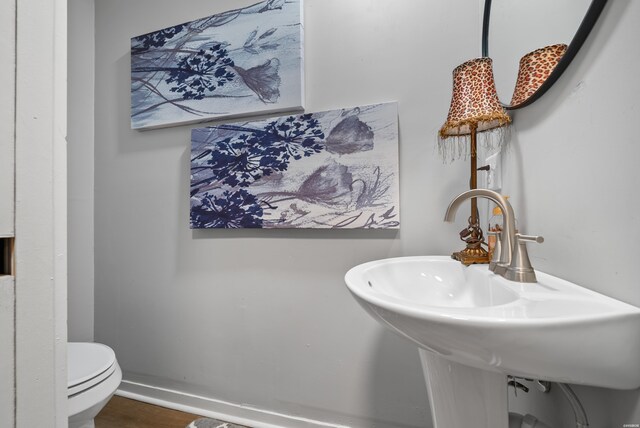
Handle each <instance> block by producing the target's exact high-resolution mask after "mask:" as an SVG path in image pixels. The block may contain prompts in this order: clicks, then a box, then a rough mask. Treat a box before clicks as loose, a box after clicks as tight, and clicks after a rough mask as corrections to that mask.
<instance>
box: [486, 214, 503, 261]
mask: <svg viewBox="0 0 640 428" xmlns="http://www.w3.org/2000/svg"><path fill="white" fill-rule="evenodd" d="M492 213H493V216H492V217H491V218H490V219H489V236H488V237H487V238H488V239H487V243H488V246H489V260H491V259H493V250H494V249H495V248H496V240H497V239H498V235H497V232H501V231H502V221H503V216H502V210H501V209H500V207H498V206H496V207H494V208H493V212H492Z"/></svg>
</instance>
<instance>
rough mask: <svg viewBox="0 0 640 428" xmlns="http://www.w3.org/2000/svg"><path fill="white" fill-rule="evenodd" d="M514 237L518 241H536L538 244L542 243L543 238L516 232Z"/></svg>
mask: <svg viewBox="0 0 640 428" xmlns="http://www.w3.org/2000/svg"><path fill="white" fill-rule="evenodd" d="M516 239H517V240H518V241H527V242H537V243H538V244H542V243H543V242H544V238H543V237H542V236H535V235H522V234H520V233H516Z"/></svg>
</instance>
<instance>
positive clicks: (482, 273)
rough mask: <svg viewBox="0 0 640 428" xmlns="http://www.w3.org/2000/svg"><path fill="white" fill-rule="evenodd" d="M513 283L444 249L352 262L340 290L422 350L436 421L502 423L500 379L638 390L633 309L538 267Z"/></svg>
mask: <svg viewBox="0 0 640 428" xmlns="http://www.w3.org/2000/svg"><path fill="white" fill-rule="evenodd" d="M537 278H538V282H537V283H526V284H523V283H517V282H512V281H508V280H506V279H504V278H503V277H501V276H498V275H495V274H494V273H492V272H490V271H489V270H488V269H487V266H486V265H472V266H469V267H466V266H463V265H462V264H460V263H459V262H457V261H455V260H452V259H451V258H450V257H448V256H425V257H401V258H393V259H385V260H378V261H373V262H369V263H364V264H362V265H359V266H356V267H354V268H352V269H351V270H350V271H349V272H347V274H346V276H345V282H346V284H347V287H348V288H349V290H350V291H351V293H352V294H353V296H354V297H355V298H356V300H357V301H358V302H359V303H360V305H361V306H362V307H363V308H364V309H365V310H366V311H367V312H368V313H369V314H370V315H371V316H373V317H374V318H375V319H376V320H378V321H379V322H380V323H382V324H383V325H385V326H387V327H389V328H391V329H392V330H394V331H396V332H397V333H399V334H401V335H402V336H404V337H406V338H408V339H409V340H411V341H413V342H414V343H415V344H416V345H418V347H419V348H420V357H421V360H422V363H423V369H424V372H425V379H426V381H427V389H428V390H429V396H430V403H431V410H432V414H433V417H434V422H435V426H436V428H461V427H464V426H473V427H476V428H506V427H507V424H508V416H507V414H508V412H507V391H506V384H507V381H506V376H507V375H513V376H518V377H526V378H534V379H541V380H549V381H556V382H563V383H573V384H583V385H593V386H600V387H606V388H615V389H635V388H638V387H640V334H639V332H640V309H639V308H636V307H634V306H631V305H628V304H626V303H623V302H620V301H618V300H615V299H612V298H610V297H607V296H604V295H602V294H598V293H596V292H593V291H590V290H588V289H586V288H583V287H580V286H578V285H576V284H573V283H570V282H568V281H564V280H562V279H560V278H556V277H554V276H551V275H547V274H545V273H542V272H537Z"/></svg>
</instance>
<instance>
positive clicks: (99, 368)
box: [67, 343, 116, 395]
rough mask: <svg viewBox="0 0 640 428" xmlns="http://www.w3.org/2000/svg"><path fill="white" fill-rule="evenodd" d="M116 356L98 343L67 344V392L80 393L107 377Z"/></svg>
mask: <svg viewBox="0 0 640 428" xmlns="http://www.w3.org/2000/svg"><path fill="white" fill-rule="evenodd" d="M115 362H116V354H115V353H114V352H113V350H112V349H111V348H109V347H108V346H106V345H102V344H100V343H69V344H68V346H67V392H68V395H73V394H77V393H79V392H82V391H84V390H86V389H88V388H91V387H92V386H94V385H96V384H97V383H100V382H102V381H103V380H104V379H105V378H107V377H109V376H110V375H111V373H113V371H114V370H115Z"/></svg>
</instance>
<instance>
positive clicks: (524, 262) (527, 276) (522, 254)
mask: <svg viewBox="0 0 640 428" xmlns="http://www.w3.org/2000/svg"><path fill="white" fill-rule="evenodd" d="M515 240H516V245H515V246H514V248H513V254H512V255H511V264H510V265H509V267H508V268H507V272H506V273H505V275H504V277H505V278H506V279H508V280H510V281H517V282H537V280H536V273H535V271H534V270H533V266H531V261H530V260H529V253H528V252H527V245H526V243H527V242H537V243H539V244H540V243H542V242H544V238H543V237H542V236H534V235H523V234H520V233H516V239H515Z"/></svg>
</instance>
